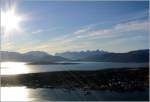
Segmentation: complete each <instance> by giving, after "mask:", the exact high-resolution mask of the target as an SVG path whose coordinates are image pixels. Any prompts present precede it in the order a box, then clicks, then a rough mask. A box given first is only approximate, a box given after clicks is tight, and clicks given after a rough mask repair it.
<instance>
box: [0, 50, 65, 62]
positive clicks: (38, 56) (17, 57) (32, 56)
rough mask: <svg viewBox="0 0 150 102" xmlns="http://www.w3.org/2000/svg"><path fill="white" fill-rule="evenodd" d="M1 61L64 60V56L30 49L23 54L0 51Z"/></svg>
mask: <svg viewBox="0 0 150 102" xmlns="http://www.w3.org/2000/svg"><path fill="white" fill-rule="evenodd" d="M0 55H1V57H0V58H1V61H25V62H35V61H50V62H53V61H65V60H67V59H66V58H63V57H59V56H52V55H49V54H48V53H46V52H42V51H31V52H27V53H24V54H21V53H17V52H8V51H0Z"/></svg>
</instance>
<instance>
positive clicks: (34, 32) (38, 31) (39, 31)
mask: <svg viewBox="0 0 150 102" xmlns="http://www.w3.org/2000/svg"><path fill="white" fill-rule="evenodd" d="M43 31H44V30H43V29H38V30H36V31H32V32H31V33H32V34H37V33H41V32H43Z"/></svg>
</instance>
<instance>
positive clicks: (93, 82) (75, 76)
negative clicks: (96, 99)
mask: <svg viewBox="0 0 150 102" xmlns="http://www.w3.org/2000/svg"><path fill="white" fill-rule="evenodd" d="M4 86H6V87H7V86H26V87H28V88H68V89H74V88H81V89H83V90H90V89H91V90H113V91H143V90H146V89H147V88H149V68H148V67H142V68H121V69H120V68H118V69H117V68H116V69H115V68H113V69H102V70H96V71H58V72H41V73H29V74H19V75H1V87H4Z"/></svg>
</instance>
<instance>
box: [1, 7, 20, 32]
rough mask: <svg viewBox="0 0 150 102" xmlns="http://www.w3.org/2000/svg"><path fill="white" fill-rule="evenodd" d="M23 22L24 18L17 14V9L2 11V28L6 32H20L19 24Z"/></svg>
mask: <svg viewBox="0 0 150 102" xmlns="http://www.w3.org/2000/svg"><path fill="white" fill-rule="evenodd" d="M22 20H23V19H22V17H21V16H19V15H17V14H16V12H15V8H12V9H10V10H7V11H2V10H1V27H2V28H4V31H5V32H10V31H12V30H19V29H20V25H19V24H20V22H21V21H22Z"/></svg>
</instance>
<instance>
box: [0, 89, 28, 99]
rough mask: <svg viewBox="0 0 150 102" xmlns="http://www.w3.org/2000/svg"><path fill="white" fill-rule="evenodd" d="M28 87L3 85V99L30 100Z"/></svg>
mask: <svg viewBox="0 0 150 102" xmlns="http://www.w3.org/2000/svg"><path fill="white" fill-rule="evenodd" d="M28 94H29V92H28V90H27V89H26V87H2V88H1V101H7V102H8V101H15V102H16V101H29V98H28Z"/></svg>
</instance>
